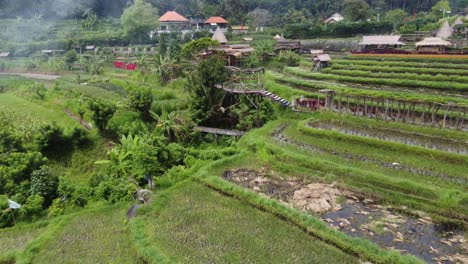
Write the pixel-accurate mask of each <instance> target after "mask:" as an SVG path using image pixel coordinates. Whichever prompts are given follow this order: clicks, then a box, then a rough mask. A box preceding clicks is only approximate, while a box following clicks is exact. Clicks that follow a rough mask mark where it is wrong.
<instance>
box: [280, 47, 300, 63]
mask: <svg viewBox="0 0 468 264" xmlns="http://www.w3.org/2000/svg"><path fill="white" fill-rule="evenodd" d="M278 60H279V61H280V62H284V63H286V64H287V65H288V66H294V67H295V66H299V63H300V61H301V56H299V55H298V54H297V53H295V52H293V51H290V50H288V51H280V54H279V56H278Z"/></svg>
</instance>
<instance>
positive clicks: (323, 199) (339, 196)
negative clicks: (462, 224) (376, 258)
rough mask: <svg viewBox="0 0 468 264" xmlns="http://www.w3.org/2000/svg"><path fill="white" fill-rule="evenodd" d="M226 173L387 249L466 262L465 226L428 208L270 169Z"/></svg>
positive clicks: (226, 176) (430, 259) (438, 260)
mask: <svg viewBox="0 0 468 264" xmlns="http://www.w3.org/2000/svg"><path fill="white" fill-rule="evenodd" d="M222 177H223V179H225V180H227V181H230V182H232V183H235V184H237V185H240V186H243V187H245V188H249V189H251V190H253V191H255V192H257V193H261V194H263V195H266V196H268V197H270V198H274V199H277V200H279V201H281V202H283V203H286V204H288V205H290V206H292V207H294V208H296V209H298V210H301V211H304V212H306V213H309V214H311V215H315V216H318V217H320V218H321V219H322V220H323V221H324V222H326V223H327V224H328V225H329V226H330V227H331V228H334V229H336V230H340V231H341V232H344V233H346V234H348V235H350V236H352V237H361V238H365V239H368V240H371V241H373V242H374V243H376V244H378V245H379V246H381V247H383V248H387V249H393V250H397V251H400V252H401V253H402V254H412V255H415V256H417V257H419V258H421V259H423V260H425V261H427V262H434V263H466V261H467V260H468V255H466V254H467V252H468V248H467V243H466V240H465V238H464V236H463V231H461V230H450V231H448V230H445V229H444V227H442V226H440V225H438V224H434V223H433V222H432V219H431V218H430V217H428V216H426V215H424V214H423V213H421V214H420V215H419V216H411V217H410V216H406V215H402V214H399V213H398V212H396V211H395V210H394V209H393V208H391V207H386V206H381V205H379V204H377V203H376V202H375V201H373V200H372V199H368V198H365V197H364V196H362V195H360V194H358V193H353V192H351V191H349V190H346V189H342V188H340V187H337V186H336V185H335V184H322V183H313V182H310V181H308V180H307V179H306V178H294V177H282V176H279V175H278V174H277V173H275V172H273V171H271V170H269V169H266V168H262V169H260V170H250V169H245V168H240V169H234V170H228V171H225V172H224V174H223V175H222ZM340 201H341V202H340ZM463 252H464V253H463Z"/></svg>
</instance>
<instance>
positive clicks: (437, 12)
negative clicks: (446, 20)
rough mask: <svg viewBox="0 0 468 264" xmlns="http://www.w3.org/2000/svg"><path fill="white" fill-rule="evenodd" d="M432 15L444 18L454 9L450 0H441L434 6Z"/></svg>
mask: <svg viewBox="0 0 468 264" xmlns="http://www.w3.org/2000/svg"><path fill="white" fill-rule="evenodd" d="M431 10H432V15H433V16H434V17H436V18H442V17H444V16H445V15H446V14H448V13H450V12H451V11H452V7H451V6H450V2H449V1H448V0H441V1H439V2H437V3H436V4H435V5H434V6H433V7H432V9H431Z"/></svg>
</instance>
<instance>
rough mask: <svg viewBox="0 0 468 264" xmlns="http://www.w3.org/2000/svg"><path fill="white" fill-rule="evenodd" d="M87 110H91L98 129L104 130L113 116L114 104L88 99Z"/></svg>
mask: <svg viewBox="0 0 468 264" xmlns="http://www.w3.org/2000/svg"><path fill="white" fill-rule="evenodd" d="M88 107H89V110H91V111H92V112H93V116H92V118H93V121H94V123H95V124H96V126H97V127H98V129H99V130H100V131H105V130H106V126H107V123H108V122H109V120H110V119H111V118H112V116H114V113H115V111H116V110H117V108H116V106H115V105H114V104H112V103H110V102H106V101H103V100H100V99H97V100H93V101H90V103H89V105H88Z"/></svg>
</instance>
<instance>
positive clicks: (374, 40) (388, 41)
mask: <svg viewBox="0 0 468 264" xmlns="http://www.w3.org/2000/svg"><path fill="white" fill-rule="evenodd" d="M400 38H401V36H400V35H379V36H363V37H362V41H361V42H359V45H361V46H381V45H387V46H393V45H404V44H405V43H403V42H401V41H400Z"/></svg>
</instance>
